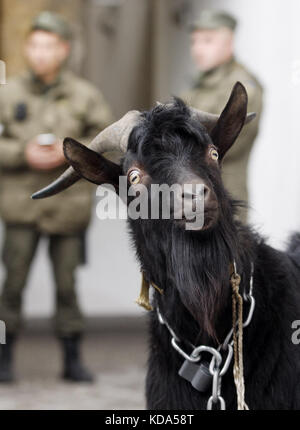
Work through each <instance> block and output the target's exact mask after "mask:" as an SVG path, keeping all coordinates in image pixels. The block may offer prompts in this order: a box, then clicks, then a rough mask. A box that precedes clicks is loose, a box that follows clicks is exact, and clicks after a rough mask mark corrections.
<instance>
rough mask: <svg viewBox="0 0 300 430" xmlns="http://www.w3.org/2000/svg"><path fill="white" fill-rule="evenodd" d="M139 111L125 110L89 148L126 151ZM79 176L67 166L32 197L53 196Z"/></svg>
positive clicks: (99, 151) (102, 150)
mask: <svg viewBox="0 0 300 430" xmlns="http://www.w3.org/2000/svg"><path fill="white" fill-rule="evenodd" d="M140 115H141V114H140V112H139V111H136V110H135V111H129V112H127V113H126V114H125V115H124V116H123V117H122V118H121V119H119V121H116V122H115V123H113V124H111V125H110V126H108V127H107V128H105V129H104V130H103V131H101V132H100V133H99V134H98V135H97V136H96V137H95V138H94V139H93V140H92V142H91V143H90V145H89V148H90V149H92V150H93V151H95V152H98V154H103V153H105V152H110V151H119V152H122V153H125V152H126V149H127V145H128V138H129V135H130V133H131V131H132V129H133V128H134V126H135V125H137V124H138V120H139V118H140ZM80 178H81V176H80V175H78V173H76V172H75V170H74V169H73V167H69V168H68V169H67V170H65V172H64V173H63V174H62V175H60V176H59V177H58V178H57V179H56V180H55V181H53V182H52V183H51V184H49V185H47V187H45V188H43V189H41V190H39V191H37V192H36V193H34V194H32V196H31V198H32V199H43V198H45V197H50V196H53V195H55V194H57V193H59V192H60V191H63V190H65V189H66V188H69V187H70V186H71V185H73V184H75V182H77V181H78V180H79V179H80Z"/></svg>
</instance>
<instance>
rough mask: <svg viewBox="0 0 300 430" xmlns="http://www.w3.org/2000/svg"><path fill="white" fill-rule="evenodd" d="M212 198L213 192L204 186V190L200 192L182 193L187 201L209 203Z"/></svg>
mask: <svg viewBox="0 0 300 430" xmlns="http://www.w3.org/2000/svg"><path fill="white" fill-rule="evenodd" d="M210 196H211V190H210V188H209V187H208V186H207V185H204V184H203V188H201V189H200V190H199V191H198V192H189V191H184V192H183V193H182V198H186V199H189V198H190V199H192V200H196V199H204V202H206V201H209V199H210Z"/></svg>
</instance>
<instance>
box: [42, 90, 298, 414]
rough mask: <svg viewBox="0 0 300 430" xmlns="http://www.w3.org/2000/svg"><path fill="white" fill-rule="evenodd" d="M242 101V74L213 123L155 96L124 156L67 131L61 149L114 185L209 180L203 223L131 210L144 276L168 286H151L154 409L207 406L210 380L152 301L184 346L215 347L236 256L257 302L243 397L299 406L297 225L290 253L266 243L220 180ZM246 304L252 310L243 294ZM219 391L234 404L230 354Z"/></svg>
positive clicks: (269, 405) (82, 172)
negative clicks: (200, 382) (193, 372)
mask: <svg viewBox="0 0 300 430" xmlns="http://www.w3.org/2000/svg"><path fill="white" fill-rule="evenodd" d="M246 110H247V96H246V92H245V90H244V88H243V86H242V85H241V84H237V85H236V86H235V88H234V90H233V92H232V95H231V97H230V99H229V102H228V103H227V105H226V107H225V109H224V111H223V112H222V114H221V116H220V118H219V119H218V120H217V121H215V123H214V126H213V127H212V128H209V127H204V126H203V124H202V123H201V120H200V121H199V117H197V116H196V115H195V114H194V113H193V112H192V111H191V110H190V109H189V108H188V107H187V106H186V105H185V104H184V103H183V102H182V101H181V100H178V99H177V100H175V101H174V102H173V103H172V104H169V105H159V106H156V107H155V108H154V109H152V110H151V111H150V112H145V113H143V114H142V115H140V120H139V123H138V124H137V125H136V126H135V127H134V128H133V130H132V131H131V133H130V136H129V140H128V148H127V151H126V153H125V155H124V158H123V160H122V163H121V166H117V165H115V164H113V163H111V162H109V161H107V160H105V158H103V157H102V156H101V155H99V154H98V153H96V152H94V151H91V150H90V149H87V148H86V147H84V146H82V145H80V144H79V143H77V142H75V141H73V140H71V139H66V141H65V155H66V157H67V159H68V160H69V162H70V164H71V165H72V166H73V167H74V169H75V171H76V174H77V176H78V177H79V176H83V177H84V178H86V179H88V180H90V181H92V182H95V183H98V184H101V183H104V182H106V183H107V182H109V183H111V184H113V185H115V186H117V184H118V180H119V176H120V175H121V174H124V175H127V176H128V184H130V181H131V182H132V183H133V184H135V183H137V182H140V183H143V184H144V185H145V186H146V187H147V188H148V189H149V188H150V185H151V184H163V183H165V184H173V183H178V184H185V183H194V184H195V183H201V184H203V185H204V203H205V212H204V216H205V219H204V225H203V227H202V228H201V229H198V230H190V231H188V230H186V229H185V220H177V219H172V218H171V219H169V220H162V219H158V220H157V219H156V220H152V219H136V220H133V219H129V225H130V230H131V235H132V239H133V242H134V245H135V248H136V252H137V256H138V259H139V261H140V263H141V268H142V270H143V272H144V276H145V278H146V280H148V281H149V282H151V283H152V284H154V283H155V284H156V285H157V286H158V287H159V288H161V289H163V294H160V292H159V291H156V290H154V294H153V300H152V305H153V308H154V311H153V312H150V357H149V365H148V374H147V382H146V397H147V407H148V408H150V409H188V410H190V409H206V405H207V401H208V398H209V396H210V393H211V388H210V389H209V390H208V391H206V392H200V391H198V390H197V389H195V388H194V387H193V386H192V385H191V383H190V382H189V381H188V380H186V379H185V378H183V377H181V376H179V374H178V371H179V369H180V368H181V366H182V364H183V362H184V359H183V358H182V356H181V355H180V354H179V353H178V351H177V350H176V349H175V348H174V347H173V345H172V344H171V334H170V332H169V330H168V329H167V327H166V326H165V325H162V324H160V321H159V316H158V314H157V312H156V309H157V308H159V311H160V314H161V315H162V316H163V319H164V320H165V321H167V323H168V324H169V325H170V326H171V327H172V329H173V331H174V332H175V333H176V335H177V336H178V338H179V339H181V340H182V342H181V343H180V345H182V349H184V350H188V345H189V343H193V344H194V345H207V346H212V347H214V348H217V347H218V346H219V345H220V344H221V343H222V342H223V340H224V339H225V337H226V335H227V333H228V332H229V330H230V328H231V327H232V300H231V286H230V272H229V268H230V267H231V264H232V262H233V261H234V262H235V263H236V268H237V271H238V272H239V274H240V275H241V285H240V289H241V293H243V292H246V291H248V288H249V283H250V278H251V270H252V267H254V271H253V294H254V297H255V301H256V308H255V311H254V314H253V318H252V320H251V323H250V325H249V326H248V327H247V328H245V330H244V351H243V353H244V380H245V401H246V403H247V404H248V406H249V408H250V409H273V410H274V409H299V408H300V345H297V344H296V343H297V342H294V343H293V342H292V335H293V327H294V328H296V327H295V326H293V327H292V324H293V322H294V321H296V320H300V235H294V237H293V238H292V242H291V245H290V247H289V249H288V251H287V252H286V253H284V252H280V251H277V250H275V249H273V248H272V247H270V246H268V245H267V244H266V243H265V242H264V240H263V239H262V238H260V237H259V236H258V235H257V234H255V233H254V232H252V231H251V229H250V228H249V227H246V226H244V225H242V224H241V223H239V222H238V221H237V220H236V218H235V212H236V207H237V202H235V201H233V199H232V198H231V197H230V196H229V194H228V193H227V191H226V190H225V189H224V187H223V184H222V180H221V170H220V165H221V161H222V159H223V157H224V156H225V154H226V152H227V150H229V149H230V147H231V145H232V144H233V143H234V141H235V139H236V137H237V136H238V134H239V132H240V130H241V128H242V127H243V125H244V122H245V118H246ZM216 151H217V152H216ZM217 156H218V160H217ZM73 174H74V172H73ZM237 180H238V178H237ZM38 197H39V196H38ZM244 309H245V314H247V311H248V304H247V302H245V303H244ZM294 324H295V323H294ZM208 356H209V360H210V359H211V356H210V355H209V354H208ZM208 356H207V357H206V359H208ZM203 357H205V353H203ZM187 379H188V378H187ZM222 397H223V398H224V399H225V401H226V407H227V409H236V403H237V397H236V389H235V385H234V380H233V376H232V363H231V365H230V368H229V370H228V371H227V373H226V374H225V375H224V377H223V381H222ZM218 406H219V405H218Z"/></svg>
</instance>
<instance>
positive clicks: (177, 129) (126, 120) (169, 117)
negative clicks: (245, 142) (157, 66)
mask: <svg viewBox="0 0 300 430" xmlns="http://www.w3.org/2000/svg"><path fill="white" fill-rule="evenodd" d="M253 117H254V115H253V114H250V115H248V116H247V93H246V90H245V88H244V87H243V85H242V84H240V83H237V84H236V85H235V86H234V88H233V90H232V93H231V96H230V98H229V101H228V103H227V105H226V106H225V108H224V110H223V112H222V113H221V115H220V116H217V115H211V114H207V113H204V112H201V111H198V110H196V109H189V108H188V107H187V106H186V105H185V104H184V103H183V102H182V101H181V100H179V99H175V101H174V102H173V103H171V104H167V105H162V104H158V105H157V106H156V107H155V108H154V109H152V110H151V111H149V112H146V113H139V112H137V111H131V112H128V113H127V114H126V115H125V116H124V117H123V118H122V119H121V120H119V121H118V122H117V123H115V124H113V125H111V126H110V127H108V128H107V129H105V130H104V131H103V132H101V133H100V134H99V135H98V136H97V137H96V138H95V139H94V141H93V142H92V143H91V145H90V147H89V148H87V147H85V146H83V145H81V144H80V143H78V142H76V141H74V140H73V139H70V138H66V139H65V141H64V152H65V156H66V158H67V160H68V161H69V163H70V164H71V166H72V167H70V168H69V169H68V170H67V171H66V172H65V173H64V174H63V175H62V176H61V177H60V178H58V179H57V180H56V181H55V182H54V183H52V184H50V186H48V187H47V188H46V189H44V190H42V191H40V192H38V193H36V194H34V195H33V198H42V197H47V196H49V195H52V194H56V193H57V192H59V191H62V190H63V189H65V188H67V187H68V186H70V185H72V184H73V183H74V182H76V181H77V180H78V179H79V178H80V177H83V178H85V179H87V180H89V181H91V182H93V183H96V184H104V183H109V184H112V185H113V186H114V187H115V188H116V189H117V190H118V184H119V177H120V176H121V175H126V176H127V178H128V185H132V186H133V187H135V186H137V185H138V184H143V185H145V186H146V189H147V190H149V187H150V185H152V184H159V185H160V184H167V185H169V186H171V185H173V184H179V185H180V186H183V185H185V184H193V185H197V184H201V185H202V188H201V190H202V192H203V191H204V194H203V195H202V196H203V197H204V224H203V225H202V226H201V230H202V231H203V230H207V229H211V228H213V227H214V225H216V224H217V221H218V219H219V218H220V214H221V213H222V204H223V202H224V198H223V196H224V189H223V186H222V181H221V175H220V165H221V163H222V160H223V158H224V156H225V154H226V152H227V151H228V150H229V148H230V147H231V146H232V144H233V143H234V141H235V140H236V138H237V136H238V135H239V133H240V131H241V129H242V127H243V125H244V123H245V122H248V121H249V120H251V119H252V118H253ZM112 149H119V150H121V151H122V152H123V153H124V157H123V159H122V162H121V165H118V164H115V163H113V162H111V161H109V160H107V159H106V158H105V157H103V155H101V154H102V153H103V152H106V151H110V150H112ZM191 193H192V194H191ZM191 193H190V194H189V195H186V194H185V193H184V192H183V193H180V195H177V197H175V198H181V199H182V201H184V202H185V201H187V200H189V202H190V206H187V209H186V210H187V211H189V210H190V212H191V213H192V212H193V210H194V205H195V199H196V198H197V197H198V196H197V195H196V194H195V193H194V192H193V191H192V192H191ZM150 196H151V193H150ZM186 210H185V214H186ZM172 215H173V216H172ZM150 218H151V216H150ZM175 218H176V217H175ZM171 219H172V222H176V223H177V224H178V226H183V225H185V223H186V219H180V220H177V219H174V213H173V214H172V213H171Z"/></svg>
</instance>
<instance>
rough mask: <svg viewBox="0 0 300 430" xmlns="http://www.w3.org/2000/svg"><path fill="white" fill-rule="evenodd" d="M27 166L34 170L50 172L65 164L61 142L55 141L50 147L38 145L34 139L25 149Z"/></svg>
mask: <svg viewBox="0 0 300 430" xmlns="http://www.w3.org/2000/svg"><path fill="white" fill-rule="evenodd" d="M25 158H26V161H27V163H28V165H29V166H30V167H31V168H33V169H36V170H52V169H55V168H57V167H59V166H61V165H63V164H65V162H66V161H65V157H64V154H63V146H62V140H60V139H57V140H56V141H55V142H54V143H52V144H51V145H40V144H39V143H38V140H37V139H36V138H35V139H33V140H31V141H30V142H28V144H27V145H26V148H25Z"/></svg>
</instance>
